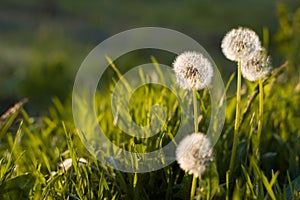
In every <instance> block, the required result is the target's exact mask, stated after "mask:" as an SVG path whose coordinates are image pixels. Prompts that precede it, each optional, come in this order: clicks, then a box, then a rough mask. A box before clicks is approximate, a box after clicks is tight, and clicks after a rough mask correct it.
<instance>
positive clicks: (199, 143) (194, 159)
mask: <svg viewBox="0 0 300 200" xmlns="http://www.w3.org/2000/svg"><path fill="white" fill-rule="evenodd" d="M213 159H214V158H213V149H212V146H211V142H210V140H209V139H208V138H207V137H206V135H204V134H203V133H193V134H191V135H188V136H186V137H185V138H184V139H183V140H182V141H181V142H180V143H179V145H178V147H177V149H176V160H177V162H178V164H179V165H180V167H181V169H183V170H184V171H186V172H188V173H189V174H193V175H194V176H196V177H199V176H200V175H201V174H202V173H203V172H204V171H205V170H206V167H207V166H208V165H209V164H210V163H211V162H212V161H213Z"/></svg>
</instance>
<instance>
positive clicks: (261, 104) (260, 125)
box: [255, 79, 264, 160]
mask: <svg viewBox="0 0 300 200" xmlns="http://www.w3.org/2000/svg"><path fill="white" fill-rule="evenodd" d="M258 84H259V120H258V128H257V141H256V144H255V147H256V149H255V151H256V159H257V160H259V157H260V155H259V144H260V136H261V131H262V124H263V111H264V106H263V103H264V87H263V81H262V79H259V83H258Z"/></svg>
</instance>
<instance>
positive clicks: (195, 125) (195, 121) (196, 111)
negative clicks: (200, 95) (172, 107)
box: [193, 89, 198, 133]
mask: <svg viewBox="0 0 300 200" xmlns="http://www.w3.org/2000/svg"><path fill="white" fill-rule="evenodd" d="M193 104H194V105H193V107H194V127H195V133H198V106H197V90H195V89H194V90H193Z"/></svg>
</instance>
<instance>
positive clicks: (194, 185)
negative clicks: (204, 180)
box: [190, 175, 198, 200]
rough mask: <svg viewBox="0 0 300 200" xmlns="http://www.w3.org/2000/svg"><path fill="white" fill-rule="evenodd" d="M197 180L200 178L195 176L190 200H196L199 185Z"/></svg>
mask: <svg viewBox="0 0 300 200" xmlns="http://www.w3.org/2000/svg"><path fill="white" fill-rule="evenodd" d="M197 179H198V178H197V177H196V176H195V175H193V181H192V187H191V196H190V200H193V199H194V196H195V191H196V185H197Z"/></svg>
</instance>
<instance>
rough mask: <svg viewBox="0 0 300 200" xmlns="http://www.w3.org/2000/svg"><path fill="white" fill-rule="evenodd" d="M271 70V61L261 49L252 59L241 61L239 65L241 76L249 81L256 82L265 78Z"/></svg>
mask: <svg viewBox="0 0 300 200" xmlns="http://www.w3.org/2000/svg"><path fill="white" fill-rule="evenodd" d="M271 68H272V66H271V59H270V57H269V56H267V55H266V51H265V49H263V48H262V49H260V50H258V51H256V52H255V54H254V56H253V57H252V58H250V59H248V60H242V65H241V71H242V75H243V77H244V78H245V79H248V80H249V81H257V80H259V79H261V78H263V77H265V76H267V75H268V74H269V73H270V71H271Z"/></svg>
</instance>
